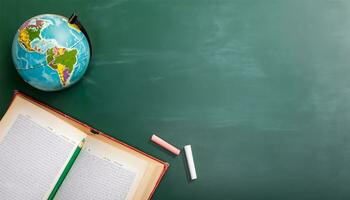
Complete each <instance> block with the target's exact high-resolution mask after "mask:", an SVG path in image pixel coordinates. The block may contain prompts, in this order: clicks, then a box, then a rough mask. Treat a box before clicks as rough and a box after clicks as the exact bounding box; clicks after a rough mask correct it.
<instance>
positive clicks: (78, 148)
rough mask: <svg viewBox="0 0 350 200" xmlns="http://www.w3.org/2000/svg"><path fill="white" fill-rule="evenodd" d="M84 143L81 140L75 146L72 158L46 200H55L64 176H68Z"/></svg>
mask: <svg viewBox="0 0 350 200" xmlns="http://www.w3.org/2000/svg"><path fill="white" fill-rule="evenodd" d="M84 143H85V139H83V140H82V141H81V142H80V143H79V145H78V146H77V148H76V149H75V151H74V153H73V155H72V157H71V158H70V159H69V161H68V163H67V165H66V167H65V168H64V170H63V172H62V175H61V176H60V178H59V179H58V181H57V183H56V185H55V187H54V188H53V190H52V192H51V193H50V196H49V198H48V200H53V199H54V198H55V195H56V193H57V191H58V189H59V188H60V186H61V185H62V183H63V181H64V179H65V178H66V176H67V174H68V172H69V170H70V169H71V168H72V166H73V164H74V161H75V160H76V159H77V157H78V155H79V153H80V151H81V149H82V147H83V145H84Z"/></svg>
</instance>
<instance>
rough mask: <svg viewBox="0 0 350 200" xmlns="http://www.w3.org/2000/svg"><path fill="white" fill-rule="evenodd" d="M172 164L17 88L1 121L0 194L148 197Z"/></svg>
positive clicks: (18, 196) (17, 196)
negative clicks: (118, 139) (69, 115)
mask: <svg viewBox="0 0 350 200" xmlns="http://www.w3.org/2000/svg"><path fill="white" fill-rule="evenodd" d="M168 166H169V165H168V164H167V163H165V162H162V161H160V160H158V159H156V158H153V157H151V156H149V155H147V154H145V153H143V152H141V151H139V150H137V149H135V148H133V147H131V146H128V145H126V144H124V143H122V142H120V141H117V140H115V139H113V138H111V137H109V136H107V135H105V134H103V133H100V132H99V131H97V130H96V129H93V128H91V127H89V126H87V125H85V124H83V123H81V122H79V121H77V120H75V119H73V118H71V117H68V116H66V115H65V114H63V113H61V112H59V111H57V110H54V109H52V108H50V107H48V106H46V105H44V104H42V103H40V102H38V101H36V100H34V99H32V98H30V97H28V96H26V95H24V94H22V93H19V92H16V93H15V95H14V98H13V101H12V103H11V105H10V107H9V109H8V111H7V112H6V114H5V115H4V117H3V118H2V119H1V121H0V199H35V200H37V199H63V200H66V199H103V200H108V199H113V200H119V199H150V198H151V196H152V194H153V192H154V190H155V188H156V187H157V186H158V184H159V182H160V180H161V178H162V177H163V175H164V173H165V172H166V170H167V168H168Z"/></svg>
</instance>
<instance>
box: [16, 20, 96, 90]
mask: <svg viewBox="0 0 350 200" xmlns="http://www.w3.org/2000/svg"><path fill="white" fill-rule="evenodd" d="M79 25H80V23H79V24H77V23H72V22H71V21H68V18H66V17H63V16H60V15H54V14H44V15H38V16H35V17H33V18H31V19H29V20H27V21H26V22H24V23H23V25H22V26H21V27H20V28H19V29H18V31H17V33H16V35H15V38H14V40H13V43H12V58H13V62H14V64H15V67H16V69H17V71H18V73H19V74H20V76H21V77H22V78H23V80H24V81H25V82H27V83H29V84H30V85H31V86H33V87H35V88H37V89H40V90H44V91H57V90H61V89H64V88H67V87H69V86H71V85H73V84H74V83H76V82H77V81H79V80H80V79H81V78H82V77H83V75H84V73H85V71H86V69H87V67H88V64H89V60H90V48H91V47H90V45H89V41H88V38H87V36H86V34H84V33H85V30H83V28H82V27H81V26H79Z"/></svg>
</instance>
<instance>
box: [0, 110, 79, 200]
mask: <svg viewBox="0 0 350 200" xmlns="http://www.w3.org/2000/svg"><path fill="white" fill-rule="evenodd" d="M74 148H75V145H73V144H72V143H70V142H68V141H67V140H65V139H64V138H63V137H60V136H59V135H57V134H54V133H52V132H51V130H49V129H48V128H46V127H44V126H41V125H39V124H38V123H36V122H34V121H33V120H32V119H31V118H30V117H28V116H24V115H21V114H20V115H18V117H17V118H16V120H15V121H14V123H13V124H12V126H11V127H10V129H9V131H8V133H7V134H6V136H5V137H4V138H3V139H2V140H1V142H0V199H11V200H16V199H35V200H37V199H42V198H44V197H45V195H47V193H48V192H49V190H50V187H51V186H52V185H53V184H54V181H55V179H56V178H57V176H58V174H59V172H60V170H61V168H62V167H64V165H65V163H66V161H67V160H68V159H69V156H70V155H71V152H72V151H73V150H74Z"/></svg>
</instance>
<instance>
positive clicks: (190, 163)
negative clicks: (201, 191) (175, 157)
mask: <svg viewBox="0 0 350 200" xmlns="http://www.w3.org/2000/svg"><path fill="white" fill-rule="evenodd" d="M184 149H185V154H186V159H187V165H188V169H189V171H190V175H191V180H195V179H197V173H196V167H195V166H194V161H193V155H192V148H191V145H186V146H184Z"/></svg>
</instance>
